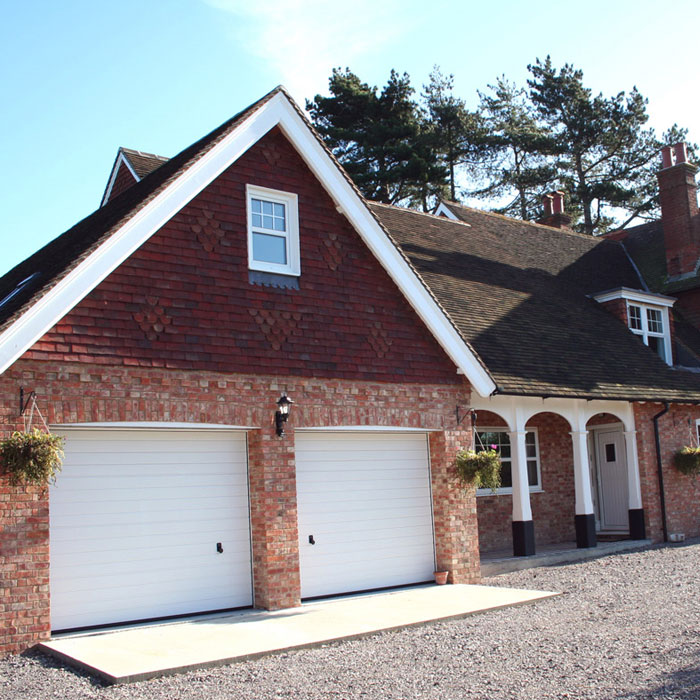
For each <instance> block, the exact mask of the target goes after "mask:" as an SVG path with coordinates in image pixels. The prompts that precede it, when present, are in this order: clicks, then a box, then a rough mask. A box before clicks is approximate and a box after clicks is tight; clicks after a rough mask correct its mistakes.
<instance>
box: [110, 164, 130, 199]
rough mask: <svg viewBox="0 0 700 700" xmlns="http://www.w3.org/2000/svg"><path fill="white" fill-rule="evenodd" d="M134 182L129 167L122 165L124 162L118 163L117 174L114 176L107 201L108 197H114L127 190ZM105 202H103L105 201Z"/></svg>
mask: <svg viewBox="0 0 700 700" xmlns="http://www.w3.org/2000/svg"><path fill="white" fill-rule="evenodd" d="M135 184H136V179H135V178H134V176H133V175H132V174H131V171H130V170H129V168H127V167H126V165H124V163H120V164H119V170H117V176H116V177H115V178H114V184H113V185H112V190H111V192H110V193H109V197H108V199H107V202H109V200H110V199H114V198H115V197H116V196H117V195H119V194H121V193H122V192H124V190H128V189H129V187H131V186H132V185H135ZM107 202H105V204H106V203H107Z"/></svg>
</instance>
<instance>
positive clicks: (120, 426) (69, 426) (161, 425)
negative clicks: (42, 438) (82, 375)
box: [50, 421, 259, 431]
mask: <svg viewBox="0 0 700 700" xmlns="http://www.w3.org/2000/svg"><path fill="white" fill-rule="evenodd" d="M50 427H51V430H54V429H56V430H84V429H86V428H95V429H98V430H105V429H109V430H239V431H240V430H243V431H246V430H256V429H257V427H256V426H253V425H220V424H218V423H168V422H165V421H144V422H138V421H116V422H113V423H52V424H51V426H50ZM258 427H259V426H258Z"/></svg>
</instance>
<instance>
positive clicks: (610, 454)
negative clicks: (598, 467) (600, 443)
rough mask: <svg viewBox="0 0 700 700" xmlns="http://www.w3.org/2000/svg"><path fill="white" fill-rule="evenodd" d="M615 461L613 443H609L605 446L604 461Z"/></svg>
mask: <svg viewBox="0 0 700 700" xmlns="http://www.w3.org/2000/svg"><path fill="white" fill-rule="evenodd" d="M615 459H616V457H615V443H614V442H609V443H608V444H607V445H606V446H605V461H606V462H614V461H615Z"/></svg>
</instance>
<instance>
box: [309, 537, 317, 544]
mask: <svg viewBox="0 0 700 700" xmlns="http://www.w3.org/2000/svg"><path fill="white" fill-rule="evenodd" d="M309 544H316V540H315V539H314V536H313V535H309Z"/></svg>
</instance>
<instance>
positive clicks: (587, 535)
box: [570, 430, 597, 548]
mask: <svg viewBox="0 0 700 700" xmlns="http://www.w3.org/2000/svg"><path fill="white" fill-rule="evenodd" d="M570 434H571V439H572V442H573V448H574V487H575V490H576V545H577V546H578V547H580V548H584V547H595V546H596V544H597V542H596V534H595V511H594V508H593V493H592V490H591V473H590V468H589V458H588V431H587V430H572V431H571V433H570Z"/></svg>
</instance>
